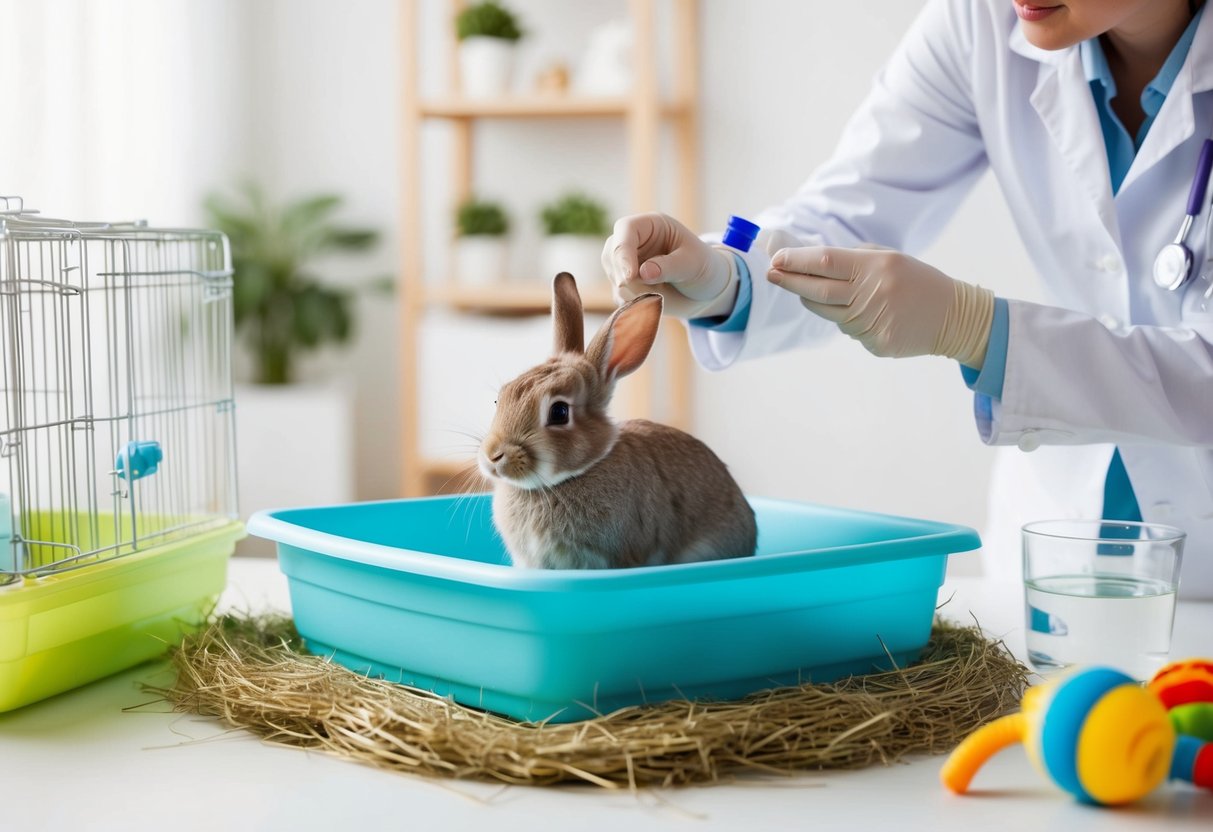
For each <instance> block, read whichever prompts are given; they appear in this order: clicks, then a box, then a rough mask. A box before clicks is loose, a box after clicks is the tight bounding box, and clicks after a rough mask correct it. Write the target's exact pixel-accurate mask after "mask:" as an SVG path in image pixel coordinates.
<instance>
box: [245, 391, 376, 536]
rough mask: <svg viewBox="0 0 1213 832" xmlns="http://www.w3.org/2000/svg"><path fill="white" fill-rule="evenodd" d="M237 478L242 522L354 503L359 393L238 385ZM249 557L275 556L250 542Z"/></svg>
mask: <svg viewBox="0 0 1213 832" xmlns="http://www.w3.org/2000/svg"><path fill="white" fill-rule="evenodd" d="M235 396H236V475H237V477H238V478H239V479H238V482H239V490H240V517H241V519H243V520H248V517H249V515H251V514H253V513H254V512H256V511H260V510H262V509H266V508H288V507H291V506H309V505H333V504H336V503H348V502H350V501H352V500H353V499H354V435H353V429H352V428H353V418H352V417H353V391H352V390H350V389H348V388H346V387H344V386H342V385H335V384H334V385H320V384H248V385H238V386H237V387H236V391H235ZM237 553H238V554H241V555H273V553H274V546H273V544H272V543H270V542H269V541H266V540H261V539H259V538H254V537H249V538H246V539H245V540H243V541H241V542H240V544H239V545H238V547H237Z"/></svg>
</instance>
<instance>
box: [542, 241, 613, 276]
mask: <svg viewBox="0 0 1213 832" xmlns="http://www.w3.org/2000/svg"><path fill="white" fill-rule="evenodd" d="M605 242H606V240H604V239H603V238H602V237H596V236H592V235H583V234H553V235H551V236H549V237H544V238H543V242H542V243H541V244H540V246H539V278H540V279H542V280H547V281H550V280H551V279H552V278H553V277H555V276H556V275H557V274H559V273H560V272H568V273H569V274H571V275H572V276H573V277H575V278H577V280H578V281H579V282H580V283H581V284H582V285H583V286H585V285H591V284H595V283H597V282H599V281H600V280H602V279H603V277H604V272H603V269H602V246H603V243H605Z"/></svg>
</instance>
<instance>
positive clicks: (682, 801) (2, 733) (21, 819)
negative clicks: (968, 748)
mask: <svg viewBox="0 0 1213 832" xmlns="http://www.w3.org/2000/svg"><path fill="white" fill-rule="evenodd" d="M1021 597H1022V596H1021V591H1020V589H1019V587H1018V586H1012V585H1005V584H1004V585H999V584H995V583H992V582H989V581H982V580H979V579H974V578H956V579H950V580H949V581H948V582H947V583H946V584H945V585H944V587H943V589H942V590H941V591H940V599H941V601H942V600H943V599H948V598H951V600H950V601H949V602H948V603H947V605H946V606H945V607H944V613H945V614H946V615H948V616H949V617H952V618H955V619H962V620H969V614H970V611H971V612H972V613H973V614H974V615H976V616H977V618H978V620H979V621H980V622H981V623H982V625H983V627H984V628H985V629H986V631H987V632H989V633H991V634H994V635H997V636H1000V637H1002V638H1004V639H1005V640H1006V642H1007V644H1008V646H1009V647H1010V648H1011V649H1012V651H1013V652H1015V653H1016V654H1017V655H1018V656H1021V657H1022V656H1023V655H1024V645H1023V627H1022V620H1021V619H1022V615H1023V613H1022V601H1021ZM224 603H225V604H228V605H235V606H237V607H242V608H245V609H263V608H265V607H266V606H268V605H272V606H275V607H278V608H283V609H286V608H289V599H288V597H287V592H286V581H285V579H284V578H283V577H282V575H281V574H280V573H279V572H278V569H277V564H276V563H275V562H273V561H268V560H248V559H235V560H233V561H232V566H231V579H230V584H229V589H228V592H227V593H226V594H225V596H224ZM1209 654H1213V603H1204V604H1194V603H1181V604H1180V605H1179V609H1178V612H1177V615H1176V622H1175V638H1174V642H1173V649H1172V655H1173V656H1176V657H1179V656H1194V655H1209ZM167 678H168V671H167V665H166V664H164V663H163V662H161V663H151V664H146V665H143V666H141V667H138V668H135V669H133V670H130V671H127V672H125V673H122V674H119V675H117V676H114V677H111V678H110V679H106V680H103V681H100V682H97V683H95V684H92V685H89V686H87V687H85V688H81V689H79V690H76V691H72V692H70V693H66V694H63V695H61V696H58V697H55V698H53V699H50V700H47V701H45V702H41V703H38V704H36V705H32V706H29V707H26V708H23V709H21V710H18V711H15V712H12V713H9V714H0V830H6V831H7V830H13V831H14V832H25V830H40V829H48V830H68V829H71V830H89V832H92V830H110V829H113V830H143V829H169V830H174V832H177V830H193V829H220V830H245V829H252V830H262V829H264V830H277V829H283V830H307V829H321V830H381V829H409V830H419V832H437V831H438V830H451V829H477V830H488V832H505V830H522V831H523V832H538V830H564V829H576V830H577V832H592V831H593V830H609V832H619V830H627V832H642V831H643V830H650V829H654V830H655V829H662V830H664V829H745V830H759V829H813V828H817V829H839V828H846V829H848V830H868V829H877V830H883V829H898V830H903V829H927V828H930V829H939V830H947V829H956V830H965V832H974V830H986V829H1022V830H1027V829H1031V830H1033V832H1035V830H1045V829H1064V830H1066V832H1079V830H1085V829H1099V830H1105V829H1108V830H1115V829H1122V828H1125V829H1127V828H1134V829H1160V828H1168V829H1172V828H1193V829H1197V828H1199V829H1205V830H1213V794H1209V793H1205V792H1200V791H1197V790H1194V789H1192V788H1190V787H1186V786H1181V785H1177V784H1170V785H1166V786H1163V787H1160V788H1159V789H1157V790H1155V792H1154V793H1153V794H1152V795H1150V796H1149V797H1148V798H1146V799H1145V800H1143V801H1141V802H1139V803H1137V804H1135V805H1134V806H1132V807H1128V808H1124V809H1120V810H1115V811H1111V810H1106V809H1096V808H1092V807H1088V806H1082V805H1079V804H1077V803H1075V802H1074V801H1073V800H1071V799H1069V798H1068V797H1066V796H1065V795H1063V794H1061V793H1060V792H1058V791H1056V790H1054V789H1053V787H1052V786H1050V785H1049V784H1048V783H1046V782H1045V781H1044V780H1043V779H1042V778H1041V777H1040V776H1039V775H1038V774H1037V773H1036V772H1035V771H1034V770H1033V769H1032V768H1031V766H1030V765H1029V763H1028V762H1027V760H1026V758H1025V756H1024V753H1023V750H1022V749H1020V748H1011V749H1007V750H1005V751H1003V752H1001V753H1000V754H999V755H997V756H996V757H995V758H994V759H993V760H991V761H990V762H989V763H988V764H987V765H986V766H985V768H983V769H982V771H981V772H980V773H979V774H978V776H977V778H976V780H975V781H974V787H975V789H976V791H975V793H973V794H970V795H968V796H964V797H957V796H955V795H951V794H948V793H946V792H945V791H944V789H943V788H942V787H941V786H940V785H939V779H938V777H939V767H940V765H941V763H942V761H943V758H942V757H918V758H915V759H914V760H912V761H910V762H903V763H900V764H897V765H892V766H888V767H881V766H877V767H873V768H868V769H864V770H862V771H855V772H825V773H815V774H806V775H800V776H795V777H788V778H763V779H753V778H747V779H745V780H743V781H739V782H734V783H730V784H728V785H723V786H712V787H694V788H683V789H668V790H647V791H641V792H639V793H637V794H630V793H627V792H624V793H608V792H605V791H602V790H600V789H595V788H592V787H588V786H587V787H582V786H576V787H572V788H523V787H501V786H496V785H491V784H482V783H465V782H458V783H451V782H446V781H441V782H440V781H433V780H425V779H422V778H418V777H413V776H409V775H403V774H393V773H388V772H384V771H379V770H375V769H371V768H367V767H364V766H360V765H357V764H354V763H348V762H344V761H341V760H338V759H335V758H332V757H328V756H326V755H324V754H321V753H316V752H305V751H300V750H298V749H289V748H276V747H271V746H268V745H265V744H262V743H261V742H260V741H258V740H256V739H255V738H253V737H251V736H249V735H247V734H244V733H243V732H240V731H232V730H229V729H226V728H224V727H223V726H221V725H220V724H219V723H218V722H216V721H214V720H211V719H206V718H202V717H197V716H190V715H182V714H175V713H171V712H168V711H167V710H166V707H165V706H164V704H163V703H160V704H152V705H148V706H145V707H136V706H139V705H141V704H143V703H147V702H148V701H149V699H150V698H151V697H149V696H148V695H147V694H145V693H143V692H141V691H140V689H139V684H140V683H141V682H149V681H150V682H155V681H160V682H165V681H166V680H167ZM132 708H133V709H132ZM1162 822H1165V824H1166V826H1165V827H1164V826H1162Z"/></svg>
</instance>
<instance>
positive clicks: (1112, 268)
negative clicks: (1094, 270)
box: [1099, 254, 1120, 274]
mask: <svg viewBox="0 0 1213 832" xmlns="http://www.w3.org/2000/svg"><path fill="white" fill-rule="evenodd" d="M1099 270H1100V271H1103V272H1107V273H1108V274H1120V258H1119V257H1117V256H1116V255H1115V254H1105V255H1104V256H1103V257H1101V258H1099Z"/></svg>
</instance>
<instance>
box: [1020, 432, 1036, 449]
mask: <svg viewBox="0 0 1213 832" xmlns="http://www.w3.org/2000/svg"><path fill="white" fill-rule="evenodd" d="M1039 447H1040V436H1038V435H1037V433H1036V431H1034V430H1031V429H1029V430H1025V431H1024V432H1023V434H1022V435H1021V436H1020V437H1019V450H1021V451H1023V452H1024V453H1031V452H1032V451H1034V450H1036V449H1037V448H1039Z"/></svg>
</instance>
